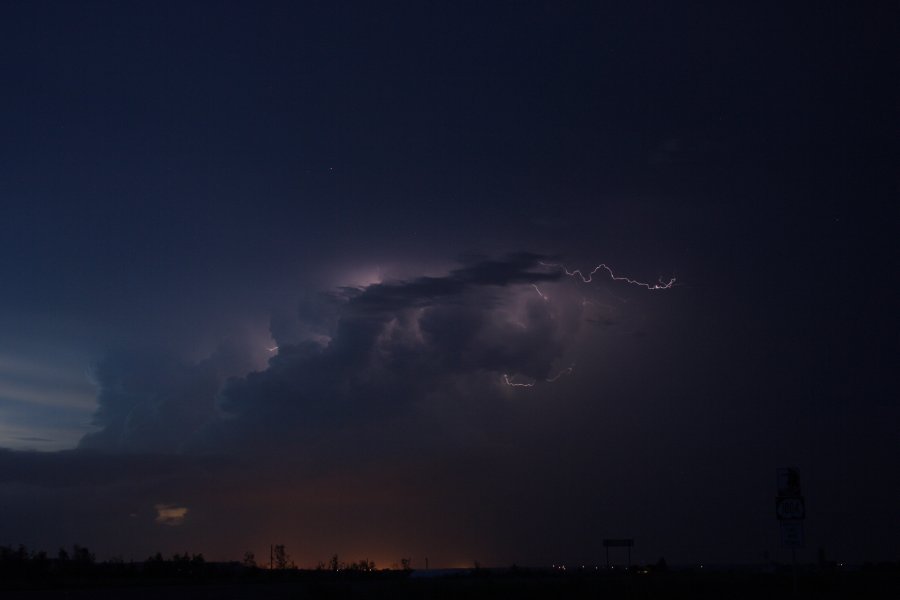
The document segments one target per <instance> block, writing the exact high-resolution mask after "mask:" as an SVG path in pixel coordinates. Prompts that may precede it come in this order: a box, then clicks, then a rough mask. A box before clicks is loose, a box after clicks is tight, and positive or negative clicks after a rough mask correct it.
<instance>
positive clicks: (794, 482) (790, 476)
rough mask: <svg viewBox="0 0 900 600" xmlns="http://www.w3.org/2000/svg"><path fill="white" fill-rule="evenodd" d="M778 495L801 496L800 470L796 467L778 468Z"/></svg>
mask: <svg viewBox="0 0 900 600" xmlns="http://www.w3.org/2000/svg"><path fill="white" fill-rule="evenodd" d="M777 476H778V495H779V496H793V497H795V498H797V497H800V495H801V491H800V471H798V470H797V469H796V468H794V467H784V468H781V469H778V470H777Z"/></svg>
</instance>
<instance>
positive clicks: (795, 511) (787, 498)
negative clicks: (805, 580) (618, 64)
mask: <svg viewBox="0 0 900 600" xmlns="http://www.w3.org/2000/svg"><path fill="white" fill-rule="evenodd" d="M776 480H777V487H778V495H777V496H775V516H776V517H777V518H778V521H779V523H780V525H781V547H782V548H790V549H791V564H792V569H793V573H794V577H793V579H794V595H795V596H796V595H797V548H803V519H805V518H806V503H805V502H804V500H803V494H802V492H801V491H800V472H799V471H798V470H797V469H795V468H794V467H785V468H781V469H778V470H777V471H776Z"/></svg>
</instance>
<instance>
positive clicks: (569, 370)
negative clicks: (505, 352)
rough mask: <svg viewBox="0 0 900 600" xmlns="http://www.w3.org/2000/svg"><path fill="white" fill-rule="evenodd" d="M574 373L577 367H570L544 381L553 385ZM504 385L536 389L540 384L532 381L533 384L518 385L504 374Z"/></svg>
mask: <svg viewBox="0 0 900 600" xmlns="http://www.w3.org/2000/svg"><path fill="white" fill-rule="evenodd" d="M574 372H575V367H568V368H567V369H563V370H562V371H560V372H559V373H557V374H556V375H554V376H553V377H549V378H547V379H545V380H544V381H545V382H547V383H553V382H554V381H556V380H557V379H559V378H560V377H562V376H564V375H569V374H571V373H574ZM503 383H505V384H506V385H508V386H509V387H534V386H535V385H537V384H538V383H539V382H538V381H532V382H531V383H516V382H514V381H512V380H511V379H510V377H509V375H507V374H506V373H504V374H503Z"/></svg>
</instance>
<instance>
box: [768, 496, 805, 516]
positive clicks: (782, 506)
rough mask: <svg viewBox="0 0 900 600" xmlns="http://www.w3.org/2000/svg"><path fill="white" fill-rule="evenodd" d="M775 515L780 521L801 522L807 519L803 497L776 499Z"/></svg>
mask: <svg viewBox="0 0 900 600" xmlns="http://www.w3.org/2000/svg"><path fill="white" fill-rule="evenodd" d="M775 514H776V515H778V520H779V521H784V520H790V521H800V520H803V519H805V518H806V504H804V502H803V496H796V497H795V496H780V497H778V498H775Z"/></svg>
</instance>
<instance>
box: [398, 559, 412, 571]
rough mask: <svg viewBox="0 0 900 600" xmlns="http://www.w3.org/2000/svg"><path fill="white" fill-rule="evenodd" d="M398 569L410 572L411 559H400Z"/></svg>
mask: <svg viewBox="0 0 900 600" xmlns="http://www.w3.org/2000/svg"><path fill="white" fill-rule="evenodd" d="M400 568H401V569H403V570H404V571H412V559H411V558H401V559H400Z"/></svg>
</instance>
